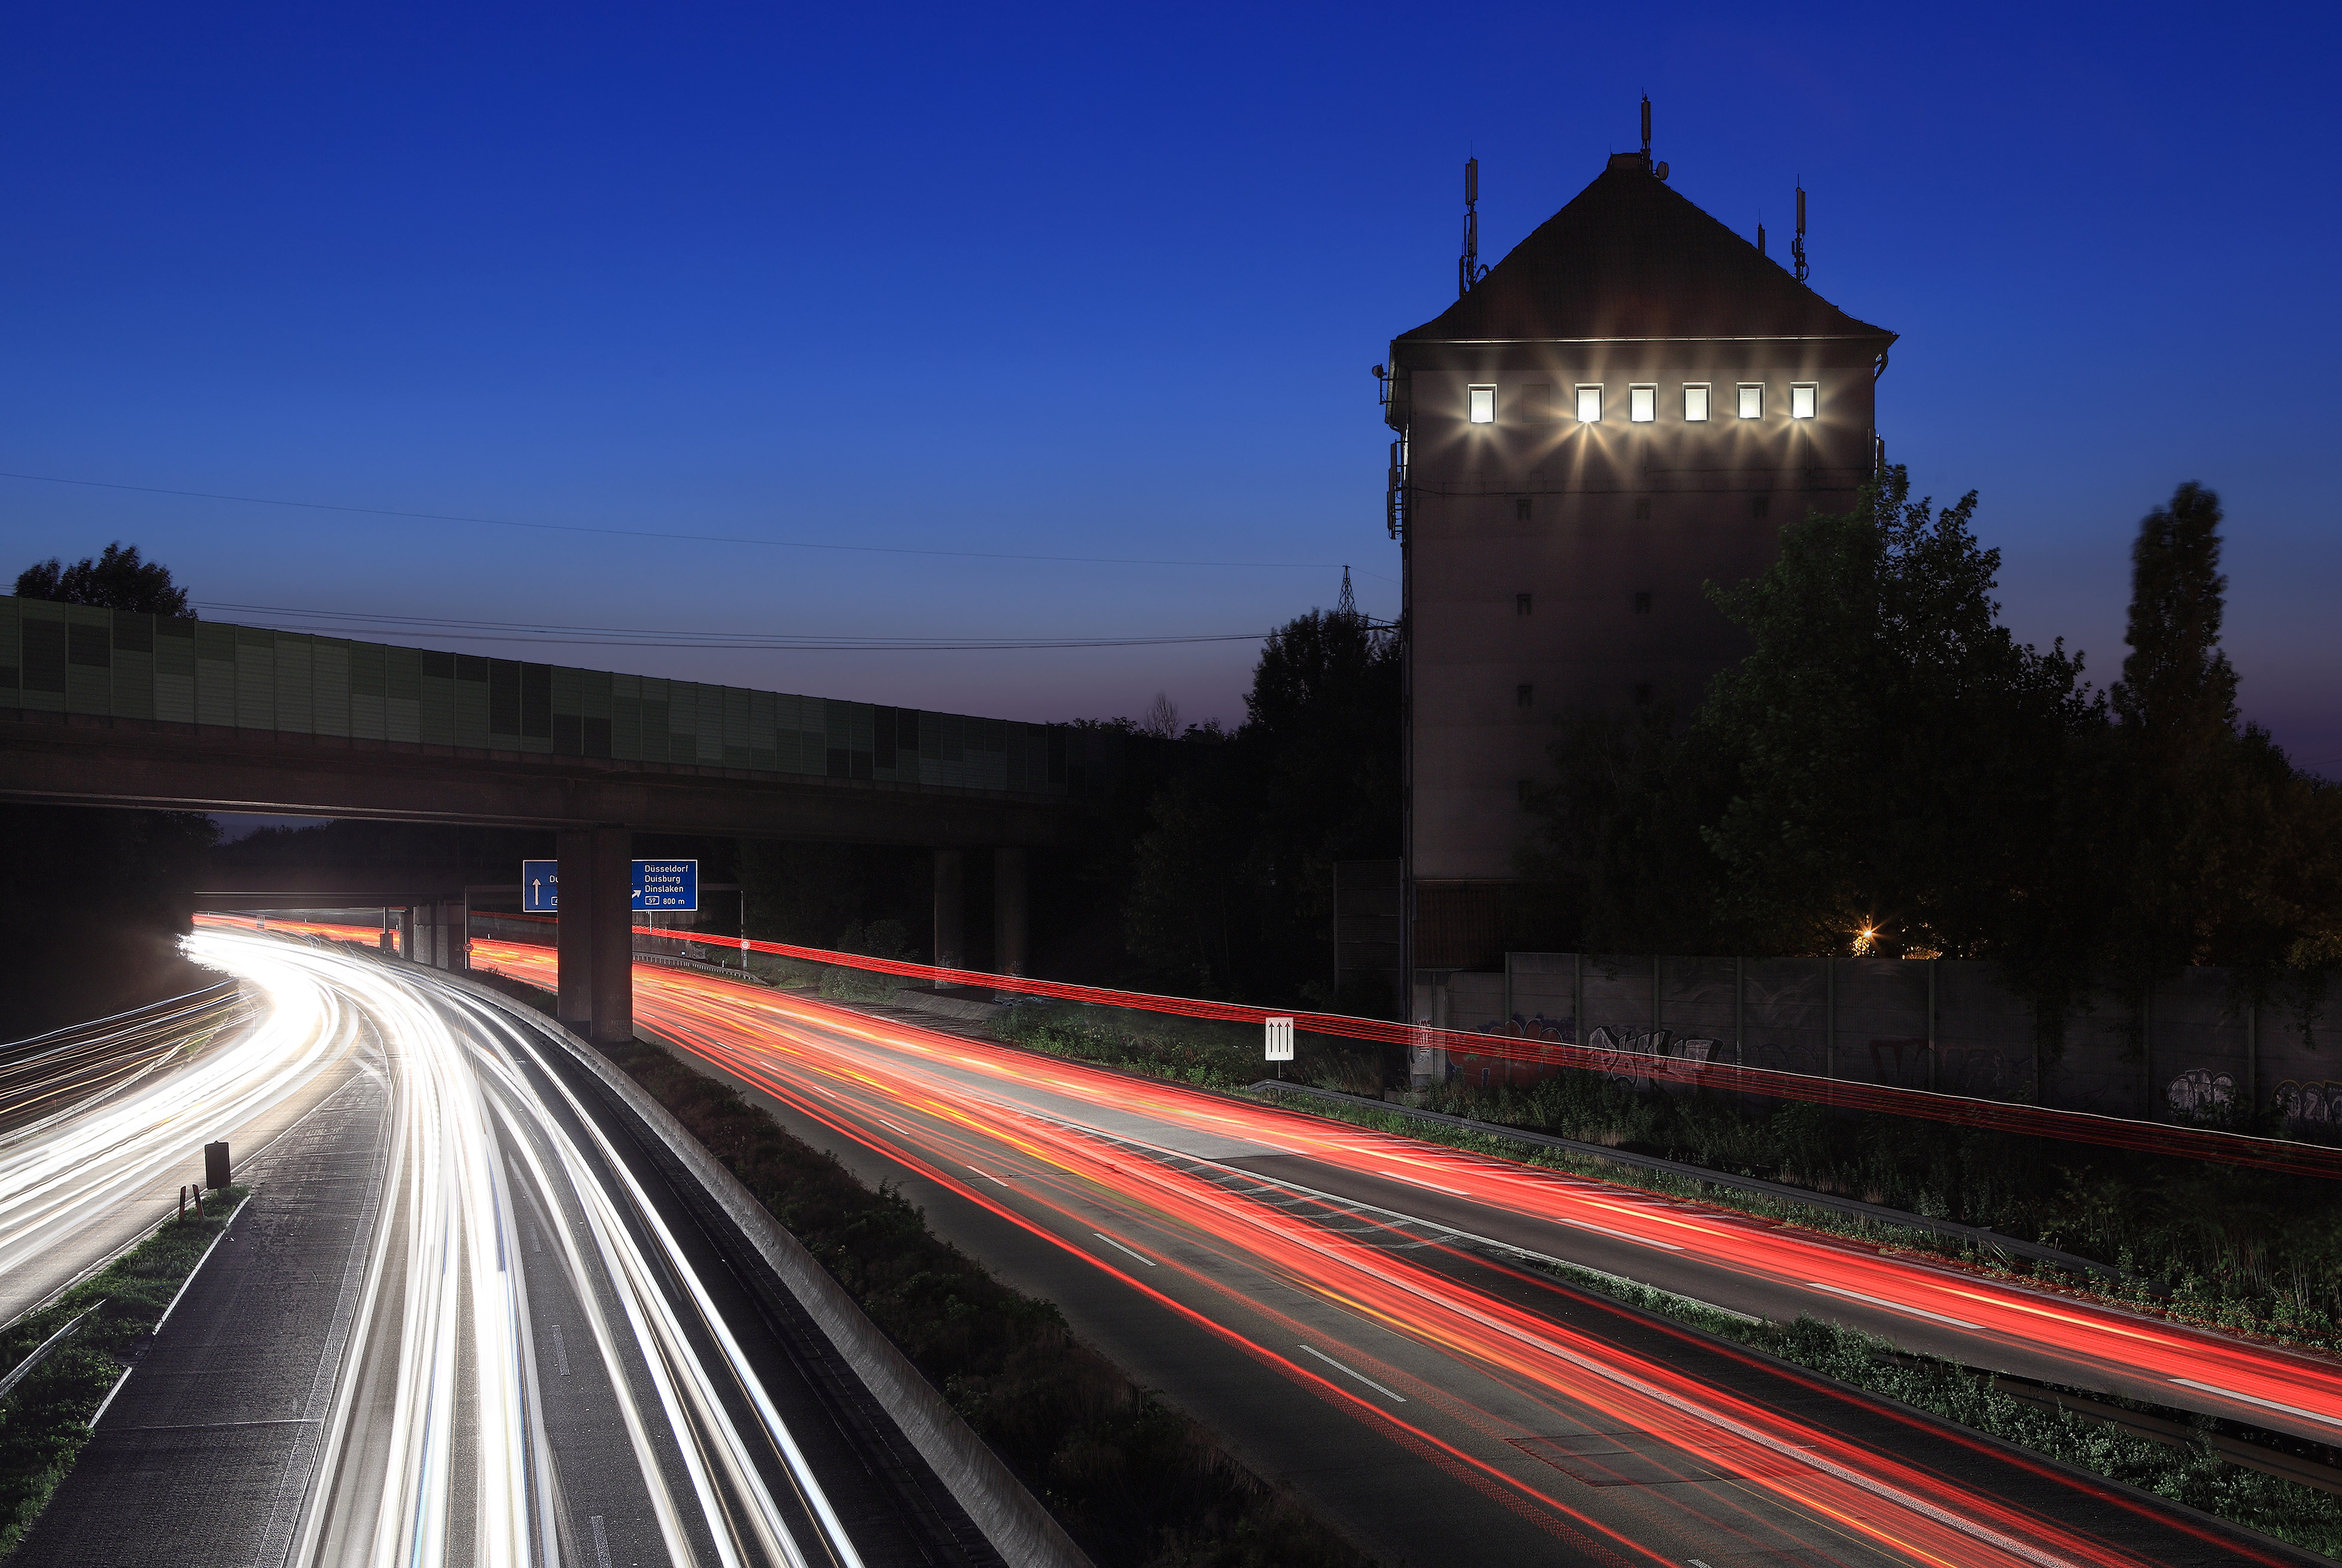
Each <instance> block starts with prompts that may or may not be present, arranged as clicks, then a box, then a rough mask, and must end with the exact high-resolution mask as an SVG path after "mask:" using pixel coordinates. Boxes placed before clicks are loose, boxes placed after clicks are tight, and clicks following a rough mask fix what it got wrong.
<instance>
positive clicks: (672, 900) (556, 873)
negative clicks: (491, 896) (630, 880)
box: [520, 860, 699, 914]
mask: <svg viewBox="0 0 2342 1568" xmlns="http://www.w3.org/2000/svg"><path fill="white" fill-rule="evenodd" d="M634 883H635V907H636V909H637V910H648V909H666V910H680V911H682V912H684V913H685V914H694V913H696V912H697V910H698V908H699V863H698V862H697V861H696V860H638V861H636V862H635V876H634ZM520 906H521V908H522V910H523V911H525V913H527V914H560V913H561V863H560V862H559V861H557V860H525V861H522V862H521V863H520Z"/></svg>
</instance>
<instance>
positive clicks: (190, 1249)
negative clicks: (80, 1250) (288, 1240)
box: [0, 1187, 250, 1553]
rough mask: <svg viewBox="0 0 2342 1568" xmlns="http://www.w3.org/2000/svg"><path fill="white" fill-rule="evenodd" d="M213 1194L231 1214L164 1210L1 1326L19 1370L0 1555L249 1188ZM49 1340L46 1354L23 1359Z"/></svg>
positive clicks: (42, 1501) (1, 1345) (3, 1355)
mask: <svg viewBox="0 0 2342 1568" xmlns="http://www.w3.org/2000/svg"><path fill="white" fill-rule="evenodd" d="M208 1195H213V1196H215V1197H216V1199H217V1200H218V1203H217V1204H216V1205H215V1206H218V1207H225V1208H226V1209H228V1211H229V1213H228V1217H227V1218H219V1217H214V1218H205V1219H198V1218H196V1217H195V1216H193V1215H188V1216H185V1217H184V1218H175V1217H166V1218H165V1219H164V1221H163V1223H161V1225H160V1226H158V1227H157V1228H156V1229H155V1231H154V1232H153V1233H150V1234H149V1235H148V1236H147V1237H146V1239H145V1240H144V1241H142V1242H140V1243H138V1244H137V1245H136V1246H135V1247H133V1248H131V1249H130V1250H129V1251H128V1252H126V1253H123V1254H122V1255H121V1256H120V1257H117V1258H115V1260H114V1261H112V1262H111V1263H107V1264H106V1265H105V1267H104V1268H102V1269H99V1270H98V1271H97V1272H96V1273H93V1274H91V1275H90V1276H89V1277H88V1278H86V1279H84V1280H82V1281H80V1282H79V1283H75V1285H73V1286H72V1287H71V1288H69V1289H67V1290H65V1291H64V1292H62V1293H60V1294H58V1295H57V1296H56V1297H55V1299H54V1300H52V1301H50V1302H49V1303H46V1304H45V1305H44V1306H43V1307H41V1308H40V1309H39V1310H38V1311H36V1312H32V1313H26V1314H25V1316H23V1317H21V1318H18V1319H17V1320H16V1321H15V1323H10V1324H9V1325H8V1326H7V1327H6V1328H5V1329H0V1365H8V1366H12V1367H15V1370H16V1373H20V1374H21V1375H20V1376H17V1377H16V1379H15V1382H14V1383H12V1384H11V1385H10V1386H9V1388H8V1389H7V1390H6V1398H7V1402H8V1403H7V1412H6V1429H7V1434H8V1439H9V1440H8V1442H7V1443H5V1445H0V1553H8V1552H12V1551H14V1550H15V1547H16V1545H17V1543H19V1542H21V1541H22V1540H23V1539H24V1537H25V1531H26V1530H27V1529H29V1528H31V1526H32V1523H33V1522H34V1520H35V1519H36V1518H38V1517H39V1516H40V1513H41V1510H42V1509H43V1508H44V1507H45V1506H47V1503H48V1501H49V1498H50V1496H51V1495H52V1494H53V1493H55V1490H56V1488H57V1485H58V1483H60V1482H62V1481H63V1480H64V1479H65V1475H66V1473H68V1472H69V1471H71V1470H72V1468H73V1464H74V1461H75V1459H76V1458H77V1457H78V1456H79V1455H80V1453H81V1450H82V1447H83V1445H84V1444H85V1443H88V1441H89V1439H90V1431H91V1428H92V1427H94V1426H95V1424H96V1423H97V1420H98V1418H99V1417H100V1416H102V1415H104V1414H105V1410H106V1407H107V1406H108V1405H110V1404H111V1403H113V1401H114V1396H115V1394H116V1393H119V1392H120V1391H121V1388H122V1385H123V1383H125V1381H127V1379H128V1377H129V1375H130V1368H131V1363H133V1362H134V1361H135V1359H136V1357H137V1356H138V1354H139V1353H140V1352H141V1351H142V1350H144V1349H145V1346H146V1345H148V1344H150V1343H153V1341H154V1336H155V1330H156V1329H157V1328H159V1327H160V1326H161V1325H162V1323H163V1320H164V1318H165V1317H166V1316H167V1315H169V1313H170V1309H171V1307H172V1306H173V1305H174V1304H175V1303H177V1301H178V1300H179V1298H180V1296H181V1294H182V1293H184V1292H185V1288H186V1285H187V1283H188V1281H190V1280H191V1279H193V1278H194V1277H195V1272H196V1270H197V1269H199V1268H200V1267H201V1266H202V1265H203V1263H204V1262H205V1260H206V1259H207V1258H209V1257H210V1256H211V1253H212V1249H213V1248H214V1247H215V1246H217V1245H218V1244H219V1241H220V1239H221V1238H222V1237H223V1236H225V1235H226V1234H227V1233H228V1225H229V1223H230V1221H231V1220H232V1219H233V1217H234V1216H235V1215H236V1214H240V1213H243V1211H244V1205H245V1203H246V1202H247V1201H248V1199H249V1196H250V1194H249V1193H246V1192H245V1189H243V1188H242V1187H226V1188H221V1189H216V1190H215V1193H213V1194H208ZM76 1324H77V1325H79V1326H77V1327H76V1326H75V1325H76ZM44 1346H46V1347H47V1351H46V1353H45V1355H42V1356H41V1357H40V1359H38V1360H37V1361H35V1362H33V1363H32V1364H29V1365H27V1364H25V1363H26V1361H27V1360H28V1358H31V1357H33V1356H35V1353H38V1352H40V1351H41V1350H42V1349H43V1347H44ZM12 1375H13V1374H12Z"/></svg>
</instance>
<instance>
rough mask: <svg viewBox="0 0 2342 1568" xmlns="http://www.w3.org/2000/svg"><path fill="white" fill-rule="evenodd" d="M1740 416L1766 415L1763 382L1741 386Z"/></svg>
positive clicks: (1758, 416) (1746, 417)
mask: <svg viewBox="0 0 2342 1568" xmlns="http://www.w3.org/2000/svg"><path fill="white" fill-rule="evenodd" d="M1740 417H1741V418H1743V419H1762V418H1764V417H1765V387H1764V385H1763V384H1762V383H1758V384H1757V385H1743V386H1742V387H1741V388H1740Z"/></svg>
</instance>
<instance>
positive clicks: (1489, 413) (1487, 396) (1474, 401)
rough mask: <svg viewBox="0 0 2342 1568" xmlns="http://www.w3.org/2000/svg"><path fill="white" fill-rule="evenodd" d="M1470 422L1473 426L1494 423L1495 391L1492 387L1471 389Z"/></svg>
mask: <svg viewBox="0 0 2342 1568" xmlns="http://www.w3.org/2000/svg"><path fill="white" fill-rule="evenodd" d="M1470 408H1471V415H1470V417H1471V420H1472V423H1473V424H1496V388H1495V387H1493V386H1476V387H1473V388H1471V402H1470Z"/></svg>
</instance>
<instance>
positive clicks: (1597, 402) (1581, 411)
mask: <svg viewBox="0 0 2342 1568" xmlns="http://www.w3.org/2000/svg"><path fill="white" fill-rule="evenodd" d="M1577 423H1578V424H1601V423H1602V389H1601V388H1600V387H1598V386H1581V387H1579V388H1578V389H1577Z"/></svg>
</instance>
